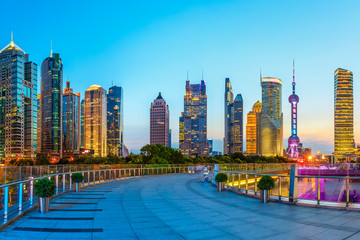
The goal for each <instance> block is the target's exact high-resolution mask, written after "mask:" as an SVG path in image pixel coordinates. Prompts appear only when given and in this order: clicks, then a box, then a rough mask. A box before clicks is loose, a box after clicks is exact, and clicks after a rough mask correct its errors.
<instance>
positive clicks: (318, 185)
mask: <svg viewBox="0 0 360 240" xmlns="http://www.w3.org/2000/svg"><path fill="white" fill-rule="evenodd" d="M316 182H317V189H316V190H317V191H316V192H317V194H316V200H317V206H319V205H320V197H321V195H320V193H321V192H320V178H316Z"/></svg>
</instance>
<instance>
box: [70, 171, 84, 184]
mask: <svg viewBox="0 0 360 240" xmlns="http://www.w3.org/2000/svg"><path fill="white" fill-rule="evenodd" d="M83 180H84V176H83V175H82V174H81V173H73V174H72V175H71V181H72V182H74V183H81V182H82V181H83Z"/></svg>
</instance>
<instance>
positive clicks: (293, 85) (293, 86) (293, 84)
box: [292, 59, 295, 94]
mask: <svg viewBox="0 0 360 240" xmlns="http://www.w3.org/2000/svg"><path fill="white" fill-rule="evenodd" d="M292 88H293V94H295V60H294V59H293V82H292Z"/></svg>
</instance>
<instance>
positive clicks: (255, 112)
mask: <svg viewBox="0 0 360 240" xmlns="http://www.w3.org/2000/svg"><path fill="white" fill-rule="evenodd" d="M246 153H247V154H257V155H260V154H261V103H260V102H259V101H257V102H256V103H255V104H254V106H253V107H252V111H250V112H249V113H248V114H247V123H246Z"/></svg>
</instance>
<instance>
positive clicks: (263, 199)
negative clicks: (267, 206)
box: [260, 190, 269, 203]
mask: <svg viewBox="0 0 360 240" xmlns="http://www.w3.org/2000/svg"><path fill="white" fill-rule="evenodd" d="M260 200H261V202H262V203H267V202H268V201H269V191H268V190H260Z"/></svg>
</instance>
